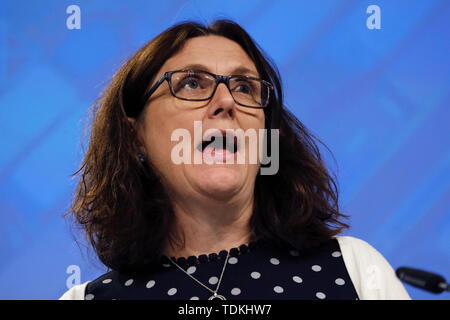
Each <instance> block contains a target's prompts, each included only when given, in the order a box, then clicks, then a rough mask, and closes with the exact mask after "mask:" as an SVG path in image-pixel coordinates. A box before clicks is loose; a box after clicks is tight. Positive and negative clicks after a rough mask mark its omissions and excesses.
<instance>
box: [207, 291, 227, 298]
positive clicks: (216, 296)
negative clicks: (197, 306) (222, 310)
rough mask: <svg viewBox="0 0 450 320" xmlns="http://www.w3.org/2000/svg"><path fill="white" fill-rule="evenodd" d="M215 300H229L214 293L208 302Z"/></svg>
mask: <svg viewBox="0 0 450 320" xmlns="http://www.w3.org/2000/svg"><path fill="white" fill-rule="evenodd" d="M214 299H220V300H227V299H225V297H224V296H222V295H220V294H217V292H214V295H213V296H211V297H209V298H208V300H214Z"/></svg>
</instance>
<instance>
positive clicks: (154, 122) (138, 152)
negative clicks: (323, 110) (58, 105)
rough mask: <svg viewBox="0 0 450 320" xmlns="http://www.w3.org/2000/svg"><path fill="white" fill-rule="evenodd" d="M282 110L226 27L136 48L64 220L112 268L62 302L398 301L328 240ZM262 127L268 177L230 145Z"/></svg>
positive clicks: (272, 78) (248, 146)
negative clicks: (273, 159)
mask: <svg viewBox="0 0 450 320" xmlns="http://www.w3.org/2000/svg"><path fill="white" fill-rule="evenodd" d="M282 99H283V95H282V88H281V81H280V77H279V75H278V72H277V71H276V68H275V67H274V66H273V64H271V63H270V62H269V60H268V59H267V58H266V57H265V56H264V54H263V53H262V50H261V49H259V48H258V46H257V45H256V44H255V42H254V41H253V40H252V39H251V38H250V36H249V35H248V34H247V33H246V32H245V31H244V30H243V29H242V28H241V27H240V26H239V25H237V24H236V23H234V22H231V21H227V20H220V21H216V22H215V23H213V24H212V25H210V26H208V27H204V26H202V25H200V24H197V23H192V22H186V23H181V24H179V25H176V26H174V27H172V28H169V29H168V30H166V31H164V32H163V33H161V34H160V35H159V36H157V37H156V38H155V39H153V40H152V41H150V42H149V43H148V44H146V45H145V46H144V47H143V48H141V49H140V50H139V51H138V52H137V53H136V54H135V55H134V56H133V57H132V58H131V59H129V60H128V61H127V62H126V63H125V64H124V66H123V67H122V68H121V69H120V70H119V71H118V72H117V74H116V75H115V76H114V78H113V80H112V83H111V85H110V86H109V88H108V89H107V90H106V91H105V93H104V94H103V96H102V97H101V99H100V100H99V103H98V104H97V105H98V109H97V110H96V113H95V117H94V119H93V123H92V129H91V138H90V144H89V149H88V150H87V153H86V156H85V159H84V161H83V164H82V167H81V168H80V170H79V171H78V172H77V174H78V173H81V179H80V182H79V185H78V189H77V194H76V196H75V199H74V202H73V205H72V208H71V210H70V212H69V213H70V215H72V216H73V217H74V218H75V220H76V222H77V223H78V224H79V225H80V226H81V227H82V228H83V229H84V231H85V233H86V235H87V236H88V238H89V241H90V243H91V244H92V247H93V248H94V249H95V251H96V253H97V255H98V257H99V259H100V260H101V261H102V263H104V264H105V265H106V266H107V267H108V268H109V269H110V270H111V271H110V272H108V273H105V274H104V275H102V276H100V277H99V278H98V279H96V280H94V281H90V282H86V283H84V284H82V285H78V286H75V287H73V288H72V289H70V290H69V291H67V292H66V293H65V294H64V295H63V296H62V297H61V298H62V299H201V300H203V299H214V298H219V299H409V296H408V294H407V292H406V290H405V289H404V288H403V286H402V284H401V283H400V282H399V280H397V278H396V277H395V274H394V272H393V270H392V268H391V267H390V265H389V264H388V263H387V261H386V260H385V259H384V258H383V257H382V256H381V255H380V254H379V253H378V252H377V251H376V250H375V249H374V248H372V247H371V246H370V245H369V244H367V243H366V242H364V241H362V240H359V239H356V238H352V237H337V235H338V234H339V233H340V232H341V231H342V229H343V228H346V227H348V226H347V225H346V224H345V223H343V222H342V221H341V219H342V218H343V217H345V216H344V215H343V214H341V213H340V212H339V208H338V195H337V190H336V185H335V182H334V181H333V179H332V177H331V176H330V175H329V174H328V172H327V170H326V169H325V166H324V164H323V162H322V160H321V156H320V154H319V151H318V148H317V145H316V144H315V142H314V140H313V138H312V137H311V135H310V134H309V133H308V131H307V129H306V128H305V127H304V126H303V125H302V124H301V123H300V121H298V120H297V119H296V118H295V116H294V115H293V114H292V113H290V112H289V111H288V110H287V109H285V108H284V106H283V100H282ZM199 124H200V125H201V127H202V129H203V130H205V129H208V131H209V134H205V135H203V136H202V135H200V138H199V135H198V133H196V132H195V130H196V128H197V127H198V125H199ZM196 126H197V127H196ZM265 129H269V131H270V132H271V134H270V137H276V135H272V133H274V132H275V133H279V141H277V140H276V139H273V141H272V140H271V141H270V143H267V144H266V147H265V148H263V147H264V144H263V143H261V142H264V141H266V142H269V141H268V138H267V137H268V136H269V135H267V136H266V139H264V138H263V136H261V135H260V136H257V138H258V143H260V144H256V145H257V146H262V147H258V148H257V149H258V150H257V151H256V152H257V153H258V154H261V152H262V151H264V152H267V151H268V150H269V149H270V150H271V152H272V153H273V154H271V156H277V157H278V159H279V165H278V166H277V167H278V168H277V170H275V171H276V172H272V173H271V174H261V173H260V172H262V169H263V167H264V166H262V165H261V162H262V161H261V158H258V161H257V162H256V163H255V162H252V161H250V160H251V157H252V153H253V154H254V153H255V144H254V143H251V141H250V140H251V139H250V138H249V139H245V137H244V139H242V135H241V136H239V138H238V134H236V132H238V130H242V131H244V132H250V131H251V130H254V131H258V130H259V131H261V130H265ZM277 130H278V131H277ZM179 132H182V133H185V134H186V135H185V137H187V138H186V139H185V140H184V144H183V148H182V149H180V148H179V147H180V145H179V141H180V140H177V138H176V137H178V136H179V135H177V134H175V133H179ZM211 132H212V133H211ZM212 136H214V137H215V138H216V139H218V138H223V137H227V138H228V137H229V136H231V139H228V140H226V141H227V142H226V143H223V144H222V142H219V143H215V145H214V146H213V147H211V143H212V142H216V140H215V139H212ZM230 141H231V142H230ZM263 149H264V150H263ZM180 150H182V151H181V152H180ZM180 154H181V156H182V157H183V159H185V160H191V158H192V157H195V156H197V157H200V160H205V161H200V162H198V161H197V162H195V161H194V163H192V162H189V161H184V162H183V161H181V162H180V161H175V158H176V157H177V155H178V156H180ZM242 154H244V156H243V157H244V161H243V162H236V161H229V162H227V161H225V160H230V159H231V160H236V159H237V158H238V155H239V156H242ZM197 159H198V158H197ZM206 160H208V161H206ZM222 160H223V161H222ZM223 162H225V163H223ZM230 162H233V163H230Z"/></svg>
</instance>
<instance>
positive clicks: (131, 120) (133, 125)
mask: <svg viewBox="0 0 450 320" xmlns="http://www.w3.org/2000/svg"><path fill="white" fill-rule="evenodd" d="M127 120H128V122H130V124H131V126H132V127H133V128H134V130H136V119H135V118H130V117H127Z"/></svg>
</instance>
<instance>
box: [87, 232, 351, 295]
mask: <svg viewBox="0 0 450 320" xmlns="http://www.w3.org/2000/svg"><path fill="white" fill-rule="evenodd" d="M227 256H228V260H227V259H226V258H227ZM171 259H173V261H175V262H176V264H177V265H178V266H179V267H180V268H182V269H183V270H184V271H185V272H183V271H182V270H180V269H179V267H177V266H176V265H175V264H174V263H172V261H171ZM171 259H169V258H167V257H163V259H162V260H161V262H160V263H158V264H155V265H154V266H153V267H151V268H149V271H148V273H139V274H132V273H129V274H124V273H119V272H117V271H114V270H113V271H110V272H108V273H105V274H104V275H102V276H100V277H99V278H97V279H96V280H94V281H91V282H89V283H88V285H87V287H86V290H85V299H87V300H92V299H102V300H105V299H108V300H111V299H117V300H125V299H133V300H136V299H150V300H207V299H209V298H210V297H211V296H213V292H214V291H215V290H216V289H217V286H218V285H219V287H218V290H217V295H220V296H223V297H224V298H225V299H227V300H311V299H316V300H317V299H319V300H321V299H331V300H340V299H346V300H355V299H358V295H357V293H356V290H355V288H354V286H353V283H352V281H351V280H350V276H349V274H348V272H347V269H346V267H345V264H344V261H343V259H342V254H341V251H340V248H339V243H338V241H337V240H336V239H330V240H329V241H327V242H326V243H324V244H322V245H321V246H320V247H318V248H317V249H316V250H314V251H313V252H309V253H308V254H303V253H301V252H299V251H297V250H293V249H289V248H285V249H280V248H278V247H275V246H273V245H271V244H270V243H268V242H266V241H262V240H259V241H256V242H251V243H249V244H248V245H242V246H240V247H239V248H233V249H231V250H230V251H229V252H228V251H225V250H224V251H221V252H219V253H218V254H215V253H212V254H209V255H200V256H198V257H195V256H191V257H189V258H187V259H186V258H177V259H175V258H171ZM225 261H227V264H226V267H225V269H224V268H223V267H224V262H225ZM222 270H224V271H223V275H222V279H221V281H219V280H220V276H221V274H222ZM194 279H196V280H197V281H196V280H194ZM199 282H200V283H202V284H203V285H201V284H199ZM205 287H207V288H209V289H210V290H208V289H207V288H205Z"/></svg>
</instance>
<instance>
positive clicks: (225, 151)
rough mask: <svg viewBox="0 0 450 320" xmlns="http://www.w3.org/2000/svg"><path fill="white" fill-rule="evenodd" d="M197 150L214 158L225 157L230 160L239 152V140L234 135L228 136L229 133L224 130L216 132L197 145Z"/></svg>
mask: <svg viewBox="0 0 450 320" xmlns="http://www.w3.org/2000/svg"><path fill="white" fill-rule="evenodd" d="M197 150H198V151H200V152H201V153H203V154H205V153H207V154H208V155H210V156H213V157H214V156H218V157H220V156H221V155H223V158H228V157H229V156H231V155H233V156H234V155H235V154H236V153H237V152H238V150H239V143H238V138H237V136H236V135H235V134H234V133H231V134H230V132H228V135H227V132H226V131H225V130H223V129H221V130H215V131H214V132H213V133H212V134H210V135H208V136H206V137H205V138H204V139H203V140H202V141H201V142H200V143H199V144H198V145H197Z"/></svg>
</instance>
